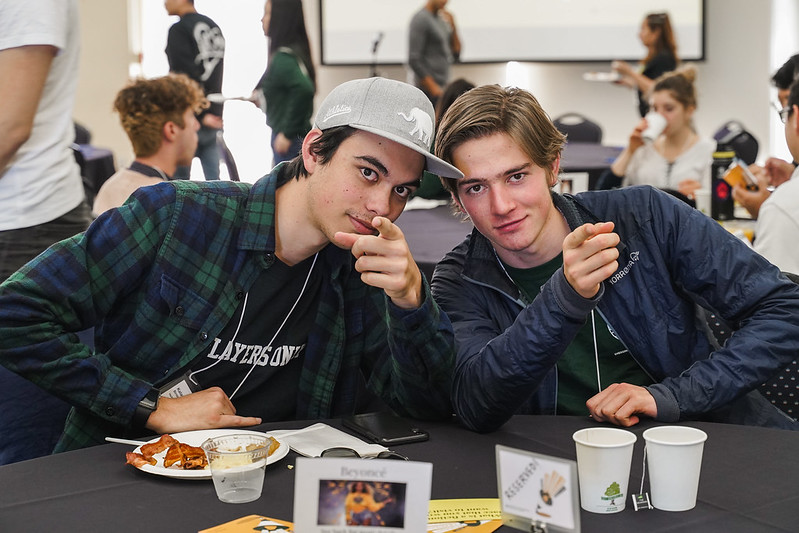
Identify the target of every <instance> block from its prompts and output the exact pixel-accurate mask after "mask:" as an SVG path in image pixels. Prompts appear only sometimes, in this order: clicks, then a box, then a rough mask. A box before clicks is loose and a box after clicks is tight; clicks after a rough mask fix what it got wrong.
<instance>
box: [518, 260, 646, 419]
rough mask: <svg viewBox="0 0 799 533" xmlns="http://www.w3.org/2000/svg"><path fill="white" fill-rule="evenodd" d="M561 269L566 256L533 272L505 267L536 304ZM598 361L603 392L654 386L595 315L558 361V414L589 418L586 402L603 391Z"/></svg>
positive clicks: (536, 268)
mask: <svg viewBox="0 0 799 533" xmlns="http://www.w3.org/2000/svg"><path fill="white" fill-rule="evenodd" d="M503 264H504V263H503ZM561 265H563V255H562V254H559V255H558V256H557V257H555V258H554V259H552V260H551V261H549V262H547V263H544V264H543V265H540V266H537V267H533V268H528V269H518V268H513V267H511V266H508V265H507V264H505V265H504V266H505V270H507V272H508V275H510V277H511V279H513V281H514V283H516V285H517V286H518V287H519V289H520V290H521V291H522V292H523V293H524V294H525V295H526V296H527V297H528V299H529V300H532V299H533V298H534V297H535V296H537V295H538V293H539V292H541V287H542V286H543V285H544V283H546V282H547V280H548V279H549V278H550V277H552V275H553V274H554V273H555V272H556V271H557V270H558V269H559V268H560V267H561ZM591 317H593V320H592V318H591ZM595 329H596V343H595V342H594V330H595ZM595 346H596V351H594V347H595ZM597 359H598V361H599V379H600V384H601V388H602V389H604V388H606V387H607V386H608V385H610V384H612V383H631V384H633V385H650V384H651V383H652V379H651V378H650V377H649V376H648V375H647V374H646V372H644V370H643V369H642V368H641V367H640V366H639V365H638V363H636V362H635V359H633V358H632V356H631V355H630V352H628V351H627V348H625V347H624V344H622V343H621V341H619V340H618V339H617V338H616V337H615V336H614V335H613V333H612V332H611V331H610V328H609V327H608V324H607V323H606V322H605V319H603V318H602V316H601V315H600V314H599V312H598V311H594V312H593V313H592V314H591V315H590V316H589V318H588V320H586V323H585V324H584V325H583V327H582V328H580V331H579V332H578V333H577V336H576V337H575V338H574V340H573V341H572V342H571V344H569V347H568V348H566V351H565V352H564V353H563V355H562V356H561V358H560V360H559V361H558V364H557V370H558V389H557V390H558V407H557V409H558V411H557V412H558V414H561V415H587V414H588V408H587V407H586V406H585V402H586V401H588V399H589V398H591V397H592V396H594V395H595V394H597V393H598V392H599V391H600V390H601V389H600V386H599V385H598V384H597Z"/></svg>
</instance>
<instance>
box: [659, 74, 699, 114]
mask: <svg viewBox="0 0 799 533" xmlns="http://www.w3.org/2000/svg"><path fill="white" fill-rule="evenodd" d="M695 80H696V69H695V68H694V67H693V66H685V67H681V68H678V69H677V70H673V71H671V72H666V73H665V74H663V75H662V76H660V77H659V78H657V79H656V80H655V83H654V84H653V85H652V90H651V91H649V94H650V95H651V94H652V93H655V92H657V91H669V92H670V93H671V96H672V97H674V99H675V100H677V101H678V102H680V103H681V104H682V105H683V106H685V107H694V108H696V106H697V98H696V87H694V81H695Z"/></svg>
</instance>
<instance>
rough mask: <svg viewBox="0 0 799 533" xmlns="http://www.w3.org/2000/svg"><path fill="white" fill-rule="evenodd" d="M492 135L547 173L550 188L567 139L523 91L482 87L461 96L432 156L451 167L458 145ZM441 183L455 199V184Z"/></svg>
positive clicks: (441, 129) (446, 116)
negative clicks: (512, 145)
mask: <svg viewBox="0 0 799 533" xmlns="http://www.w3.org/2000/svg"><path fill="white" fill-rule="evenodd" d="M495 133H504V134H506V135H508V136H509V137H510V138H511V139H513V141H514V142H515V143H516V144H517V145H518V146H519V148H520V149H521V150H522V152H524V153H525V154H526V155H527V156H528V157H529V158H530V160H531V161H532V162H533V163H534V164H536V165H537V166H539V167H541V168H543V169H544V170H545V171H546V173H547V178H548V180H549V183H550V185H554V184H555V182H556V181H557V176H556V175H555V173H554V172H552V164H553V163H554V162H555V160H556V159H557V158H558V157H559V156H560V153H561V150H563V145H564V144H565V142H566V136H565V135H563V134H562V133H561V132H559V131H558V129H557V128H556V127H555V125H554V124H553V123H552V120H551V119H550V118H549V115H547V113H546V111H544V108H542V107H541V104H539V103H538V100H536V98H535V97H534V96H533V95H532V94H531V93H529V92H527V91H525V90H524V89H518V88H516V87H507V88H506V87H500V86H499V85H483V86H481V87H476V88H474V89H472V90H470V91H467V92H466V93H464V94H463V95H461V97H460V98H458V99H457V100H455V102H454V103H453V104H452V106H451V107H450V108H449V110H447V112H446V113H444V116H443V117H442V119H441V125H440V126H439V129H438V134H437V135H436V150H435V153H436V155H437V156H438V157H440V158H441V159H443V160H444V161H447V162H448V163H452V159H453V152H454V151H455V149H456V148H458V147H459V146H460V145H462V144H463V143H465V142H467V141H470V140H473V139H479V138H481V137H487V136H489V135H493V134H495ZM441 183H442V184H443V185H444V188H445V189H446V190H447V191H449V192H450V193H452V194H453V195H454V197H455V198H458V180H455V179H452V178H441Z"/></svg>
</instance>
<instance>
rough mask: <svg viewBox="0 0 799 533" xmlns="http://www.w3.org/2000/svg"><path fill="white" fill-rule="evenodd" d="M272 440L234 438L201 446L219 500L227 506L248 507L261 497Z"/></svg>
mask: <svg viewBox="0 0 799 533" xmlns="http://www.w3.org/2000/svg"><path fill="white" fill-rule="evenodd" d="M270 443H271V439H270V438H269V437H267V436H266V435H263V436H260V435H252V434H245V433H242V434H233V435H224V436H221V437H216V438H212V439H208V440H206V441H205V442H203V444H202V448H203V450H205V455H206V456H207V457H208V466H209V467H210V468H211V478H212V479H213V480H214V488H215V489H216V495H217V497H218V498H219V499H220V500H221V501H223V502H225V503H247V502H251V501H254V500H257V499H258V498H260V497H261V491H262V489H263V486H264V470H265V469H266V459H267V457H268V456H269V444H270Z"/></svg>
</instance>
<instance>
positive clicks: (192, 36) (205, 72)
mask: <svg viewBox="0 0 799 533" xmlns="http://www.w3.org/2000/svg"><path fill="white" fill-rule="evenodd" d="M164 7H165V8H166V11H167V13H169V14H170V15H177V16H179V17H180V20H179V21H177V22H176V23H175V24H173V25H172V27H170V28H169V34H168V36H167V42H166V50H165V52H166V56H167V59H168V60H169V71H170V72H175V73H182V74H186V75H187V76H189V77H190V78H191V79H193V80H194V81H196V82H197V83H199V84H200V86H201V87H202V88H203V91H204V92H205V94H206V95H208V94H211V93H220V92H222V71H223V69H224V64H225V38H224V37H223V36H222V30H220V29H219V26H218V25H217V24H216V22H214V21H213V20H211V19H210V18H208V17H206V16H205V15H201V14H200V13H197V10H196V9H195V8H194V0H166V1H165V2H164ZM197 119H198V120H199V121H200V131H199V132H198V138H199V140H198V143H197V152H196V153H195V154H194V155H195V157H199V158H200V162H201V163H202V167H203V174H205V179H206V180H216V179H219V158H220V153H219V147H218V146H217V142H216V136H217V133H218V132H219V131H221V130H222V104H220V103H212V104H211V106H210V107H209V108H208V109H206V110H204V111H203V112H202V113H200V115H198V117H197ZM189 170H190V168H189V167H178V170H177V172H175V175H174V176H173V179H188V178H189Z"/></svg>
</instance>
